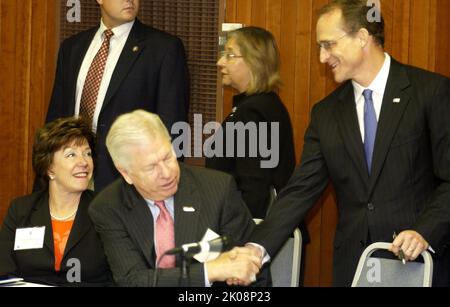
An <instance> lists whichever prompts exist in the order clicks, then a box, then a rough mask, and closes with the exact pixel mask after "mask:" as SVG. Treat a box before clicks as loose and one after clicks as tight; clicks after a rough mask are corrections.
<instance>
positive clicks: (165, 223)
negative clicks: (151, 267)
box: [155, 201, 175, 269]
mask: <svg viewBox="0 0 450 307" xmlns="http://www.w3.org/2000/svg"><path fill="white" fill-rule="evenodd" d="M155 205H156V206H157V207H158V208H159V215H158V218H157V219H156V261H157V262H158V261H159V259H160V258H161V256H162V255H163V254H164V253H165V252H166V251H168V250H169V249H172V248H174V247H175V227H174V224H173V219H172V216H171V215H170V213H169V210H167V208H166V205H165V204H164V201H155ZM159 267H160V268H163V269H167V268H174V267H175V256H169V255H167V256H164V258H162V259H161V261H160V262H159Z"/></svg>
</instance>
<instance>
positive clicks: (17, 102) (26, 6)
mask: <svg viewBox="0 0 450 307" xmlns="http://www.w3.org/2000/svg"><path fill="white" fill-rule="evenodd" d="M58 4H59V1H58V0H15V1H11V0H0V87H1V88H0V125H1V126H0V142H1V146H0V165H1V169H2V176H1V179H0V221H3V217H4V215H5V213H6V210H7V209H8V206H9V202H10V201H11V200H12V199H13V198H14V197H17V196H20V195H24V194H26V193H28V192H29V191H31V188H32V180H33V170H32V167H31V150H32V144H33V138H34V133H35V131H36V128H37V127H40V126H41V125H42V123H43V121H44V117H45V114H46V112H47V105H48V101H49V98H50V92H51V87H52V84H53V76H54V73H55V64H56V50H57V33H56V29H57V27H56V25H57V21H58V18H57V15H56V14H57V12H58V11H57V5H58Z"/></svg>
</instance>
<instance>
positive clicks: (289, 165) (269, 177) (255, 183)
mask: <svg viewBox="0 0 450 307" xmlns="http://www.w3.org/2000/svg"><path fill="white" fill-rule="evenodd" d="M238 122H242V123H243V124H248V123H255V124H256V125H257V127H258V125H259V124H260V123H268V127H269V130H268V135H267V138H266V140H267V144H266V145H265V146H268V147H269V148H270V146H271V141H272V139H271V130H270V123H279V134H278V135H277V136H276V137H277V141H278V142H279V152H278V165H277V166H276V167H275V168H261V161H267V160H269V159H268V158H267V157H262V156H261V154H260V151H259V149H257V156H256V157H253V158H252V157H250V155H249V146H250V143H251V141H254V140H253V139H250V136H247V137H246V138H245V142H244V143H241V144H238V140H237V138H236V137H235V138H234V144H233V145H234V149H235V151H234V157H228V158H227V157H225V153H226V152H225V150H226V148H227V145H228V144H227V143H225V141H226V138H227V134H226V129H225V127H226V124H227V123H238ZM222 131H223V135H224V138H223V140H224V144H223V149H224V153H223V156H224V157H212V158H208V159H206V167H208V168H213V169H217V170H220V171H224V172H227V173H229V174H231V175H233V176H234V178H235V179H236V183H237V185H238V189H239V190H240V191H241V192H242V198H243V199H244V201H245V203H246V204H247V206H248V207H249V209H250V212H251V213H252V216H253V217H254V218H262V219H264V218H265V217H266V213H267V209H268V207H269V204H270V200H271V198H270V189H271V187H274V188H275V189H276V190H277V191H278V192H279V191H280V190H281V189H282V188H283V187H284V186H285V185H286V183H287V182H288V180H289V178H290V177H291V175H292V172H293V171H294V168H295V148H294V138H293V132H292V125H291V120H290V118H289V113H288V112H287V110H286V108H285V106H284V105H283V103H282V102H281V100H280V98H279V97H278V95H277V94H276V93H274V92H270V93H261V94H255V95H249V96H247V95H246V94H240V95H237V96H235V97H234V98H233V112H232V113H231V114H229V115H228V116H227V118H226V119H225V121H224V122H223V123H222ZM261 132H262V131H261V130H260V129H258V135H257V139H258V140H259V135H260V134H261ZM258 144H259V141H258ZM241 145H245V148H246V154H245V157H242V158H240V157H237V154H236V148H237V146H241Z"/></svg>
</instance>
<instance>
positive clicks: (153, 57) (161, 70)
mask: <svg viewBox="0 0 450 307" xmlns="http://www.w3.org/2000/svg"><path fill="white" fill-rule="evenodd" d="M97 30H98V27H97V28H92V29H90V30H87V31H84V32H81V33H78V34H76V35H74V36H72V37H70V38H68V39H66V40H65V41H64V42H63V43H62V45H61V47H60V50H59V56H58V65H57V69H56V76H55V83H54V87H53V94H52V98H51V101H50V105H49V108H48V112H47V119H46V122H49V121H52V120H54V119H57V118H60V117H69V116H73V115H74V114H75V102H76V97H75V93H76V83H77V79H78V72H79V70H80V67H81V64H82V62H83V59H84V56H85V54H86V52H87V50H88V48H89V46H90V44H91V41H92V39H93V37H94V35H95V33H96V32H97ZM136 47H137V48H136ZM188 79H189V76H188V70H187V66H186V59H185V53H184V47H183V43H182V42H181V40H180V39H178V38H177V37H175V36H172V35H169V34H167V33H165V32H162V31H159V30H156V29H154V28H151V27H148V26H146V25H144V24H142V23H141V22H140V21H139V20H136V21H135V23H134V25H133V28H132V29H131V32H130V35H129V37H128V40H127V42H126V44H125V47H124V49H123V51H122V54H121V55H120V58H119V61H118V62H117V65H116V67H115V70H114V73H113V75H112V78H111V82H110V84H109V87H108V90H107V93H106V97H105V100H104V103H103V107H102V110H101V112H100V115H99V118H98V124H97V146H96V148H95V152H96V153H97V163H96V171H95V174H94V179H95V190H96V192H98V191H100V190H101V189H103V188H104V187H105V186H107V185H108V184H109V183H111V182H113V181H114V180H115V179H116V178H118V177H119V173H118V172H117V171H116V169H115V167H114V164H113V162H112V160H111V157H110V155H109V153H108V150H107V148H106V145H105V139H106V135H107V133H108V131H109V128H110V127H111V125H112V123H113V122H114V120H115V119H116V118H117V117H118V116H119V115H121V114H124V113H128V112H131V111H133V110H136V109H144V110H146V111H149V112H153V113H157V114H158V115H159V116H160V117H161V119H162V121H163V122H164V124H165V125H166V127H167V128H168V130H169V132H170V129H171V127H172V124H173V123H175V122H178V121H187V114H188V107H189V80H188Z"/></svg>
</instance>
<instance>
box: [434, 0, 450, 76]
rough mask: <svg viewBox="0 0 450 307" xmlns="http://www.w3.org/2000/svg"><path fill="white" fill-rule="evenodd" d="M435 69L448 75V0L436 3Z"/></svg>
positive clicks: (449, 57) (449, 41)
mask: <svg viewBox="0 0 450 307" xmlns="http://www.w3.org/2000/svg"><path fill="white" fill-rule="evenodd" d="M436 8H437V13H436V14H437V16H436V59H435V60H436V71H437V72H439V73H441V74H444V75H446V76H449V77H450V39H449V38H448V33H450V16H449V14H450V1H449V0H438V1H437V4H436Z"/></svg>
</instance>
